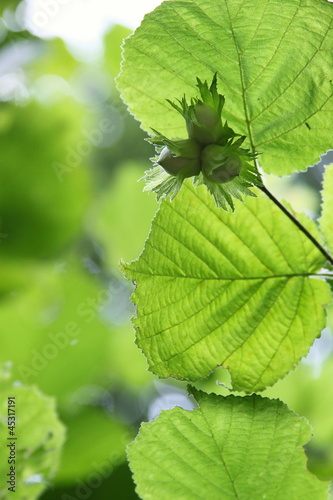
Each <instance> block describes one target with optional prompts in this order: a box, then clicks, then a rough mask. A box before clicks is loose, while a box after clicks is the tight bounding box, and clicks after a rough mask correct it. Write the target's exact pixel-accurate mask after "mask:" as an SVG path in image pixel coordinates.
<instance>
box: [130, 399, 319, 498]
mask: <svg viewBox="0 0 333 500" xmlns="http://www.w3.org/2000/svg"><path fill="white" fill-rule="evenodd" d="M194 396H195V398H196V400H197V402H198V404H199V408H198V409H196V410H193V411H185V410H183V409H181V408H177V407H176V408H174V409H173V410H167V411H164V412H162V413H161V414H160V415H159V417H158V418H157V419H156V420H155V421H154V422H150V423H147V424H142V426H141V430H140V433H139V436H138V437H137V439H136V440H135V441H134V443H132V444H131V445H130V446H129V450H128V456H129V460H130V467H131V469H132V471H133V472H134V480H135V482H136V484H137V491H138V493H139V495H140V496H141V498H143V499H144V500H150V499H151V500H155V499H156V498H158V499H159V500H169V499H170V498H173V499H175V500H194V499H198V500H199V499H202V500H206V499H208V498H209V499H213V498H214V499H216V500H222V499H223V500H226V499H237V498H238V499H241V500H250V499H254V498H256V499H257V498H258V499H259V498H266V499H273V498H274V499H276V500H278V499H280V500H282V499H285V498H288V500H298V499H300V498H302V499H303V500H307V499H308V500H316V499H324V498H326V494H325V493H326V491H327V489H328V484H327V483H326V484H325V483H321V482H320V481H318V480H317V479H316V478H315V477H314V476H312V475H311V474H310V473H309V472H307V471H306V458H305V454H304V452H303V450H302V445H303V444H305V443H306V442H307V441H308V440H309V439H310V436H311V433H310V428H309V425H308V423H307V422H306V420H305V419H303V418H300V417H298V416H296V415H295V414H294V413H293V412H291V411H290V410H289V409H288V408H287V406H285V405H284V404H283V403H282V402H281V401H279V400H276V399H275V400H270V399H267V398H262V397H260V396H258V395H253V396H246V397H243V398H242V397H235V396H227V397H223V396H216V395H214V394H210V395H208V394H205V393H203V392H201V391H194Z"/></svg>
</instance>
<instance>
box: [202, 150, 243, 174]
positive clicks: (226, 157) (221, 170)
mask: <svg viewBox="0 0 333 500" xmlns="http://www.w3.org/2000/svg"><path fill="white" fill-rule="evenodd" d="M201 162H202V171H203V173H204V175H205V176H206V177H207V178H208V179H209V180H210V181H214V182H217V183H219V184H223V183H225V182H229V181H231V180H232V179H234V178H235V177H237V176H238V175H239V174H240V171H241V169H242V159H241V158H240V156H239V155H237V154H236V153H230V151H229V150H228V149H227V148H225V147H223V146H219V145H217V144H211V145H209V146H206V147H205V148H204V150H203V151H202V154H201Z"/></svg>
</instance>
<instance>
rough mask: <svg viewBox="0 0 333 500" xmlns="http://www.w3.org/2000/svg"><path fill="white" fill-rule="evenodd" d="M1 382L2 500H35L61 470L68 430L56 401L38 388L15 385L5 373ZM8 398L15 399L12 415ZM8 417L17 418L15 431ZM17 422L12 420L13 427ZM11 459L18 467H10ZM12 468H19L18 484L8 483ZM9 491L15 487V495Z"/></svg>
mask: <svg viewBox="0 0 333 500" xmlns="http://www.w3.org/2000/svg"><path fill="white" fill-rule="evenodd" d="M0 382H1V390H0V431H1V436H2V443H1V445H2V446H1V450H0V473H1V477H2V481H1V485H0V499H1V500H5V499H8V498H11V497H12V495H13V498H18V499H20V500H21V499H22V500H26V499H29V500H34V499H35V498H38V497H39V495H40V494H41V492H42V491H43V490H45V488H46V486H47V484H48V482H49V481H50V480H51V479H52V478H53V476H54V474H55V472H56V470H57V467H58V462H59V458H60V452H61V448H62V445H63V443H64V439H65V432H64V427H63V425H62V424H61V422H60V421H59V420H58V417H57V414H56V411H55V401H54V399H53V398H47V397H45V396H44V395H42V394H41V393H40V392H39V391H38V390H37V388H35V387H27V386H24V385H19V384H17V383H16V384H13V381H11V380H10V379H9V378H7V377H6V375H5V374H3V373H0ZM8 398H11V399H10V406H9V408H10V411H8ZM13 412H14V413H13ZM8 415H9V416H10V417H13V416H15V425H14V426H13V428H12V425H10V428H8V426H7V418H8ZM13 422H14V421H13V420H12V418H11V419H10V423H11V424H13ZM11 433H12V434H11ZM7 438H8V439H7ZM6 445H8V446H6ZM9 445H11V447H10V446H9ZM10 452H12V455H11V456H10ZM8 459H10V460H11V459H14V460H15V463H14V464H13V463H8ZM11 466H12V467H15V478H14V477H13V478H11V479H12V480H13V483H15V484H10V483H7V480H10V478H9V477H7V474H9V473H10V467H11ZM11 472H13V469H12V470H11ZM9 487H14V489H15V493H13V491H12V490H11V491H8V488H9Z"/></svg>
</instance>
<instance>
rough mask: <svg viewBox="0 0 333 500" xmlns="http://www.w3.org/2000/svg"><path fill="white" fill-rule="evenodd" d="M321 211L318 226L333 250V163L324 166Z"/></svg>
mask: <svg viewBox="0 0 333 500" xmlns="http://www.w3.org/2000/svg"><path fill="white" fill-rule="evenodd" d="M322 197H323V211H322V216H321V218H320V227H321V229H322V232H323V234H324V236H325V238H326V241H327V244H328V246H329V248H330V249H331V251H332V252H333V165H329V166H328V167H326V172H325V175H324V184H323V192H322Z"/></svg>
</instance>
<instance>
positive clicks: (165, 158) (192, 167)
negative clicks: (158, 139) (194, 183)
mask: <svg viewBox="0 0 333 500" xmlns="http://www.w3.org/2000/svg"><path fill="white" fill-rule="evenodd" d="M157 163H158V164H159V165H161V167H163V168H164V170H165V171H166V172H167V173H168V174H170V175H178V174H179V173H180V172H181V174H182V175H183V177H184V178H185V177H192V176H193V175H198V174H199V173H200V158H184V157H182V156H176V155H175V154H174V153H173V152H172V151H171V150H170V149H169V148H168V147H165V148H163V149H162V151H161V153H160V156H159V158H158V160H157Z"/></svg>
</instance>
